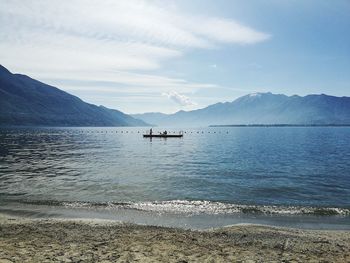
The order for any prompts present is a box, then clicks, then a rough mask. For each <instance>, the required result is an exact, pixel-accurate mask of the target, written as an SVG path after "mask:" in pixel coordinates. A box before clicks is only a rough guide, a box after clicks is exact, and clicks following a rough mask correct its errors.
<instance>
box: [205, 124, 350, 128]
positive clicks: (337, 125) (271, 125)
mask: <svg viewBox="0 0 350 263" xmlns="http://www.w3.org/2000/svg"><path fill="white" fill-rule="evenodd" d="M209 127H350V124H224V125H220V124H218V125H209Z"/></svg>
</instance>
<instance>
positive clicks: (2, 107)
mask: <svg viewBox="0 0 350 263" xmlns="http://www.w3.org/2000/svg"><path fill="white" fill-rule="evenodd" d="M0 125H1V126H149V125H148V124H147V123H145V122H144V121H142V120H138V119H135V118H133V117H132V116H130V115H127V114H125V113H123V112H121V111H118V110H113V109H109V108H106V107H103V106H96V105H94V104H91V103H87V102H84V101H83V100H81V99H80V98H78V97H77V96H74V95H71V94H69V93H67V92H65V91H63V90H60V89H58V88H57V87H53V86H50V85H48V84H45V83H43V82H40V81H38V80H35V79H33V78H30V77H29V76H27V75H23V74H13V73H11V72H10V71H9V70H8V69H6V68H5V67H4V66H2V65H0Z"/></svg>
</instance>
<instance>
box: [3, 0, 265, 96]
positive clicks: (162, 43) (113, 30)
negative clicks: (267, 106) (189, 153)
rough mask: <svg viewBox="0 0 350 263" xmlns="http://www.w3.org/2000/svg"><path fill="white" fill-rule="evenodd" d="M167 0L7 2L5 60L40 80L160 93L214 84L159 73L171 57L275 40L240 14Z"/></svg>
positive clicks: (4, 24) (5, 6)
mask: <svg viewBox="0 0 350 263" xmlns="http://www.w3.org/2000/svg"><path fill="white" fill-rule="evenodd" d="M167 3H169V2H162V3H161V4H160V3H159V2H154V1H134V0H128V1H112V0H110V1H109V0H105V1H103V2H101V1H97V0H90V1H83V0H72V1H58V0H51V1H46V0H37V1H16V0H13V1H5V0H0V4H1V9H0V58H1V63H3V64H4V65H5V66H8V67H10V68H11V69H15V70H16V71H20V72H24V73H27V74H32V76H34V77H38V78H40V79H43V78H46V79H50V78H51V79H77V78H80V80H82V81H87V80H91V79H92V80H101V81H102V80H105V81H112V82H115V83H116V87H117V88H118V87H123V85H125V86H128V87H129V89H130V91H131V90H132V88H131V87H134V89H136V90H137V88H141V89H149V91H150V92H154V91H155V90H154V86H155V89H161V90H160V91H159V92H160V93H159V94H161V93H163V92H169V90H176V91H178V92H183V91H181V90H183V89H184V87H187V88H188V89H190V90H188V91H191V90H192V91H193V89H198V88H200V87H206V86H207V85H210V84H198V83H188V82H187V81H186V80H179V79H173V78H169V77H165V76H161V75H159V72H158V71H157V70H159V69H160V68H161V67H162V65H164V63H166V61H168V60H170V59H176V58H181V57H184V56H185V55H186V53H187V52H190V51H191V50H193V49H213V48H220V47H221V46H223V45H228V44H242V45H247V44H255V43H258V42H262V41H265V40H267V39H269V38H270V35H269V34H266V33H263V32H259V31H257V30H255V29H253V28H250V27H247V26H244V25H241V24H240V23H238V22H236V21H234V20H232V19H225V18H220V17H208V16H201V15H193V14H186V13H184V12H183V11H180V10H179V9H177V8H173V7H172V6H171V5H168V4H167ZM136 71H138V73H136ZM140 71H142V72H144V73H141V72H140ZM146 71H147V73H146ZM160 87H161V88H160ZM96 89H98V87H96Z"/></svg>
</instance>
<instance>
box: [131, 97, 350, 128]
mask: <svg viewBox="0 0 350 263" xmlns="http://www.w3.org/2000/svg"><path fill="white" fill-rule="evenodd" d="M137 116H138V118H140V119H143V120H145V119H144V116H145V117H147V122H149V123H153V124H157V125H160V126H208V125H216V124H217V125H229V124H303V125H308V124H350V98H349V97H334V96H327V95H324V94H322V95H308V96H305V97H300V96H296V95H294V96H290V97H288V96H286V95H281V94H272V93H256V94H249V95H246V96H243V97H240V98H238V99H236V100H235V101H233V102H226V103H217V104H214V105H210V106H208V107H206V108H204V109H199V110H194V111H188V112H185V111H179V112H177V113H175V114H172V115H163V116H162V118H159V116H161V115H158V116H157V117H158V118H152V115H150V114H147V113H146V114H143V115H142V114H140V115H137Z"/></svg>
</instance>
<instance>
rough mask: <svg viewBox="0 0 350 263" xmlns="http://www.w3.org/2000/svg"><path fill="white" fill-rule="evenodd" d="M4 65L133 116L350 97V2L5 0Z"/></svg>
mask: <svg viewBox="0 0 350 263" xmlns="http://www.w3.org/2000/svg"><path fill="white" fill-rule="evenodd" d="M0 7H1V8H0V64H2V65H3V66H5V67H6V68H8V69H9V70H10V71H11V72H13V73H21V74H26V75H29V76H30V77H32V78H35V79H38V80H40V81H42V82H45V83H47V84H50V85H53V86H56V87H58V88H60V89H62V90H64V91H67V92H69V93H71V94H73V95H76V96H78V97H80V98H81V99H83V100H84V101H86V102H89V103H93V104H97V105H104V106H106V107H110V108H114V109H118V110H121V111H123V112H126V113H143V112H163V113H173V112H176V111H179V110H193V109H198V108H203V107H206V106H208V105H210V104H214V103H217V102H226V101H233V100H234V99H236V98H238V97H240V96H243V95H246V94H249V93H255V92H272V93H282V94H286V95H294V94H297V95H301V96H304V95H307V94H321V93H324V94H329V95H335V96H350V1H348V0H334V1H328V0H315V1H313V0H307V1H305V0H289V1H284V0H250V1H244V0H240V1H238V0H215V1H214V0H210V1H209V0H176V1H175V0H167V1H160V0H153V1H152V0H149V1H147V0H140V1H138V0H124V1H122V0H118V1H117V0H113V1H112V0H103V1H98V0H71V1H68V0H67V1H59V0H50V1H47V0H36V1H29V0H19V1H16V0H0Z"/></svg>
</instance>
